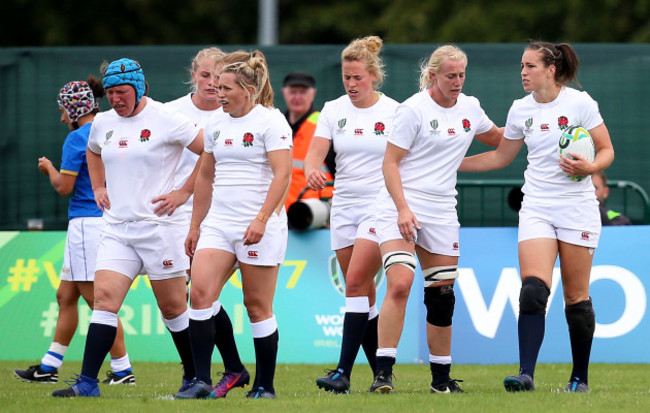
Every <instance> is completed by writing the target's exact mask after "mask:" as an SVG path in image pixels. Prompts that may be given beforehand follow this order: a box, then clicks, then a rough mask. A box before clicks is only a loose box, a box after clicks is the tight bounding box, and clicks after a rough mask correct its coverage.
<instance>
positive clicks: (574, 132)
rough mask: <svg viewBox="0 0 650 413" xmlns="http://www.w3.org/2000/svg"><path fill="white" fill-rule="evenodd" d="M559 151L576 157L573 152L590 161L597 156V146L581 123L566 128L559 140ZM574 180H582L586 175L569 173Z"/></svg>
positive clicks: (569, 176)
mask: <svg viewBox="0 0 650 413" xmlns="http://www.w3.org/2000/svg"><path fill="white" fill-rule="evenodd" d="M558 153H559V154H560V155H564V156H566V157H567V158H569V159H575V158H574V157H573V156H571V154H572V153H574V154H576V155H580V156H582V157H583V158H585V159H586V160H588V161H589V162H593V161H594V159H595V158H596V146H595V145H594V140H593V139H592V138H591V135H590V134H589V132H588V131H587V130H586V129H585V128H583V127H582V126H579V125H573V126H569V127H568V128H566V129H565V130H564V132H563V133H562V136H560V141H559V142H558ZM567 177H568V178H569V179H571V180H572V181H582V180H583V179H585V178H586V176H577V175H567Z"/></svg>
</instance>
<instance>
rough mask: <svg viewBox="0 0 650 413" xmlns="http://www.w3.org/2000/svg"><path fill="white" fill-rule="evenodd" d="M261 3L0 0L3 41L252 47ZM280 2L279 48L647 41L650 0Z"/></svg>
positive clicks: (249, 0) (253, 0)
mask: <svg viewBox="0 0 650 413" xmlns="http://www.w3.org/2000/svg"><path fill="white" fill-rule="evenodd" d="M258 2H259V0H238V1H215V0H191V1H185V2H178V1H175V0H110V1H97V0H87V1H84V2H83V3H82V4H81V7H80V5H79V3H80V2H78V1H75V0H61V1H57V2H52V1H51V0H29V1H27V0H3V1H2V2H0V34H1V36H0V46H80V45H93V46H99V45H172V44H220V45H225V44H254V43H256V42H257V21H258V16H257V10H258ZM278 4H279V16H280V17H279V19H280V21H279V25H278V27H279V41H280V43H282V44H343V43H347V42H349V41H350V39H352V38H355V37H360V36H365V35H367V34H369V33H372V34H378V35H380V36H382V37H383V38H385V39H386V40H387V41H388V42H391V43H440V42H457V43H483V42H506V43H507V42H526V41H527V40H528V39H531V38H532V39H544V40H548V41H551V42H559V41H566V40H570V41H572V42H613V43H618V42H621V43H645V42H650V0H572V1H566V0H544V1H532V2H515V1H512V0H455V1H449V0H427V1H423V0H356V1H355V0H330V1H327V2H310V1H303V0H278ZM80 16H81V17H80ZM95 17H97V18H95ZM83 19H85V20H83Z"/></svg>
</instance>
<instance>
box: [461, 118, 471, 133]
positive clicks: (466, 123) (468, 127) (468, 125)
mask: <svg viewBox="0 0 650 413" xmlns="http://www.w3.org/2000/svg"><path fill="white" fill-rule="evenodd" d="M463 130H464V131H465V132H469V131H471V130H472V124H471V123H469V120H468V119H463Z"/></svg>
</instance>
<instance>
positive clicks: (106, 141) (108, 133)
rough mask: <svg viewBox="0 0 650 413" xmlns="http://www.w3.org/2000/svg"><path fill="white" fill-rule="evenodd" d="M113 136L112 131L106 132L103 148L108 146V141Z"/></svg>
mask: <svg viewBox="0 0 650 413" xmlns="http://www.w3.org/2000/svg"><path fill="white" fill-rule="evenodd" d="M112 136H113V131H112V130H109V131H108V132H106V140H105V141H104V146H106V145H108V143H109V141H110V140H111V137H112Z"/></svg>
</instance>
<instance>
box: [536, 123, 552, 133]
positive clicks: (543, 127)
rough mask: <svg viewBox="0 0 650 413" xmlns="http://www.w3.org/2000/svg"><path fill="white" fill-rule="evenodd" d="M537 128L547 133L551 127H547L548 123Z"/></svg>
mask: <svg viewBox="0 0 650 413" xmlns="http://www.w3.org/2000/svg"><path fill="white" fill-rule="evenodd" d="M539 128H540V129H541V130H542V132H548V131H550V130H551V127H550V126H548V123H542V124H541V125H540V126H539Z"/></svg>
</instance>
